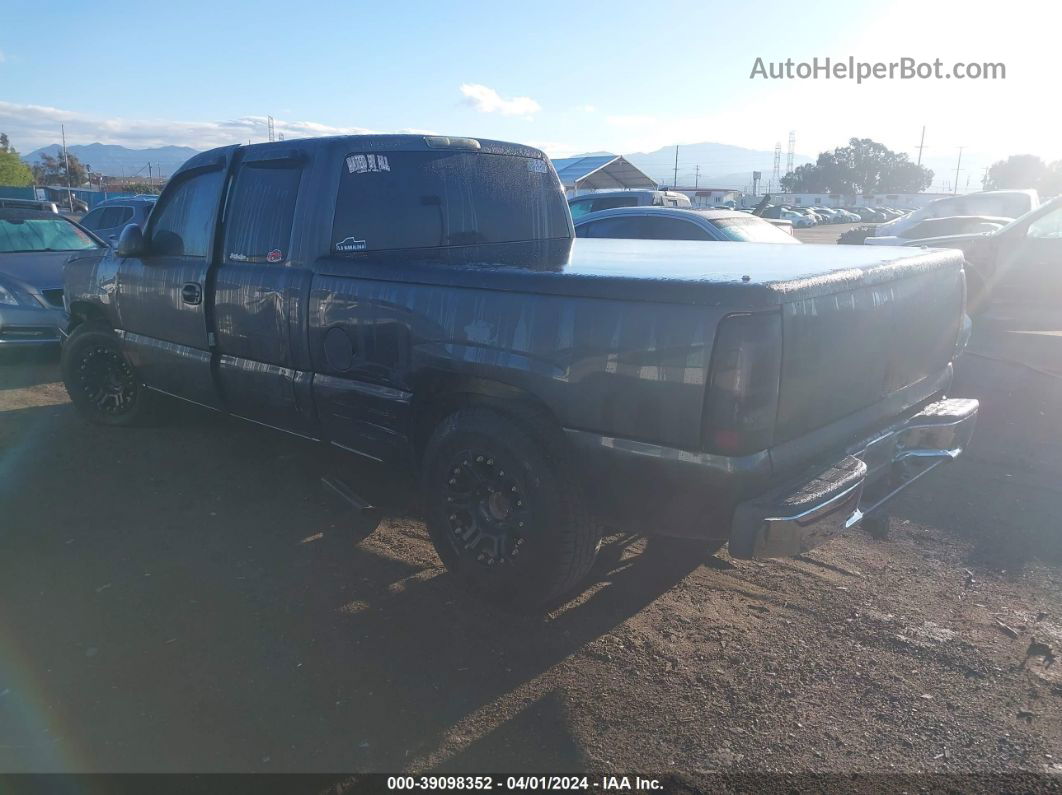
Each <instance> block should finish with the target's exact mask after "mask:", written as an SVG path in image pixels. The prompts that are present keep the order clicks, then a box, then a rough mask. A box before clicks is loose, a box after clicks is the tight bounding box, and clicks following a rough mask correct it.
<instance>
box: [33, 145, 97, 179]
mask: <svg viewBox="0 0 1062 795" xmlns="http://www.w3.org/2000/svg"><path fill="white" fill-rule="evenodd" d="M66 158H67V160H68V161H69V163H70V174H69V180H68V179H67V173H66V163H65V162H64V161H63V156H62V153H56V154H55V155H50V154H48V153H47V152H42V153H41V156H40V160H38V161H37V162H36V163H34V164H33V176H34V177H36V179H37V182H38V183H40V184H42V185H62V186H64V187H65V186H69V187H71V188H79V187H81V186H82V185H84V184H85V183H86V182H87V181H88V175H89V170H90V168H91V166H89V165H88V164H84V165H83V164H82V163H81V161H80V160H78V159H77V156H76V155H71V154H69V153H68V154H67V156H66Z"/></svg>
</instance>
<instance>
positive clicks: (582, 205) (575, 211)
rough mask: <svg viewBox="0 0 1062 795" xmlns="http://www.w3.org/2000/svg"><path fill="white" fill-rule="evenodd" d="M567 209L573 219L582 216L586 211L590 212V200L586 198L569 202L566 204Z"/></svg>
mask: <svg viewBox="0 0 1062 795" xmlns="http://www.w3.org/2000/svg"><path fill="white" fill-rule="evenodd" d="M568 209H569V210H570V211H571V214H572V218H573V219H574V218H581V217H582V216H584V215H586V214H587V213H588V212H590V201H589V200H587V201H578V202H570V203H569V204H568Z"/></svg>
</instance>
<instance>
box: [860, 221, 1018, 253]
mask: <svg viewBox="0 0 1062 795" xmlns="http://www.w3.org/2000/svg"><path fill="white" fill-rule="evenodd" d="M1011 220H1012V219H1010V218H996V217H994V216H989V215H957V216H955V217H953V218H927V219H926V220H924V221H922V222H920V223H917V224H915V225H914V226H910V227H908V228H906V229H904V230H903V231H902V232H901V233H900V234H899V235H882V236H874V237H867V239H866V240H864V241H863V242H864V243H866V244H867V245H870V246H902V245H905V244H906V243H908V242H909V241H917V240H923V239H925V238H931V237H941V236H943V235H965V234H974V233H981V232H994V231H995V230H997V229H1002V228H1003V227H1004V226H1006V225H1007V224H1009V223H1010V222H1011Z"/></svg>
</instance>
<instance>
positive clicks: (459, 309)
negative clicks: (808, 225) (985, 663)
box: [61, 135, 977, 606]
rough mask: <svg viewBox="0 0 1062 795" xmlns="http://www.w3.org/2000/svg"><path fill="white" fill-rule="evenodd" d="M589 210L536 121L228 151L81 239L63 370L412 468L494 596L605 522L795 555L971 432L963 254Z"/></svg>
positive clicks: (71, 387)
mask: <svg viewBox="0 0 1062 795" xmlns="http://www.w3.org/2000/svg"><path fill="white" fill-rule="evenodd" d="M746 220H747V219H746ZM573 237H574V229H573V224H572V220H571V216H570V215H569V213H568V211H567V208H566V205H565V200H564V194H563V192H562V189H561V185H560V182H559V180H558V179H557V175H556V172H555V171H554V170H553V168H552V166H551V165H550V163H549V161H548V160H547V159H546V158H545V156H544V155H543V154H542V153H541V152H539V151H538V150H536V149H531V148H529V147H524V146H519V145H516V144H508V143H499V142H494V141H487V140H476V139H463V138H448V137H441V136H427V137H423V136H413V135H403V136H377V135H372V136H347V137H330V138H317V139H311V140H303V141H286V142H275V143H261V144H254V145H248V146H228V147H223V148H220V149H214V150H211V151H208V152H203V153H201V154H198V155H196V156H194V157H193V158H191V159H190V160H189V161H188V162H187V163H185V164H184V165H183V166H182V167H181V168H180V169H178V171H177V172H176V173H174V174H173V176H172V177H171V179H170V180H169V183H168V184H167V186H166V188H165V190H164V191H163V194H162V196H161V197H160V198H159V203H158V205H157V206H156V208H155V210H154V211H153V212H152V213H151V216H150V218H149V220H148V223H147V227H146V228H141V227H140V226H138V225H135V224H131V225H129V226H127V227H126V228H125V230H124V231H123V232H122V236H121V238H120V240H119V243H118V247H117V249H116V250H108V251H107V253H106V254H105V255H104V256H103V257H102V258H101V259H97V260H96V261H93V262H91V263H90V262H73V263H71V264H69V265H68V266H67V268H66V291H67V302H68V306H69V310H70V313H71V328H70V330H69V332H70V336H69V338H68V339H67V340H66V341H65V342H64V345H63V355H62V363H61V370H62V374H63V379H64V381H65V383H66V387H67V390H68V391H69V393H70V396H71V399H72V401H73V403H74V405H75V406H76V407H77V409H78V410H79V411H80V412H82V413H83V414H84V416H86V417H87V418H89V419H91V420H94V421H97V422H100V423H103V424H107V425H118V426H123V425H130V424H134V423H136V422H139V421H142V420H144V419H145V418H146V416H147V412H148V411H149V409H150V404H151V403H152V401H153V399H154V398H155V397H156V396H158V395H159V394H160V393H165V394H167V395H170V396H175V397H177V398H181V399H184V400H187V401H192V402H194V403H198V404H201V405H204V406H208V407H210V408H214V409H217V410H219V411H225V412H229V413H230V414H233V415H235V416H237V417H241V418H244V419H247V420H250V421H252V422H255V423H258V424H260V425H267V426H272V427H274V428H278V429H283V430H285V431H287V432H289V433H293V434H296V435H299V436H303V437H306V438H309V439H312V440H317V441H321V442H324V443H327V444H330V445H332V446H334V447H335V448H338V449H341V450H346V451H349V452H350V453H352V454H354V455H356V456H359V457H360V458H363V459H367V460H369V461H374V462H378V463H381V464H384V465H392V466H401V467H404V468H407V469H412V470H413V471H415V472H416V473H417V475H418V477H419V480H420V486H421V490H422V493H423V505H424V508H425V516H426V522H427V526H428V531H429V533H430V535H431V538H432V541H433V542H434V544H435V547H436V549H437V550H438V553H439V555H440V557H441V558H442V560H443V562H444V563H445V564H446V566H447V567H449V568H450V569H451V570H452V571H454V572H456V573H457V574H458V575H459V576H460V577H461V578H462V579H463V580H464V581H466V582H468V583H469V584H471V585H472V586H474V587H475V588H476V589H477V590H478V591H479V592H480V593H481V594H483V595H484V598H486V599H488V600H490V601H491V602H492V603H493V602H515V603H519V604H521V605H536V606H541V605H545V604H550V603H551V602H552V601H553V600H555V599H556V598H557V597H559V596H561V595H563V594H564V593H566V592H568V591H569V590H570V589H572V588H573V587H574V586H576V585H577V584H578V583H579V582H580V581H581V580H582V578H583V577H584V575H585V574H586V573H587V572H588V571H589V569H590V567H591V565H592V564H593V562H594V558H595V555H596V552H597V549H598V544H599V541H600V538H601V528H602V527H617V528H630V529H633V530H636V531H638V532H643V533H645V532H648V533H655V534H661V535H665V536H673V537H679V538H685V539H693V540H694V542H695V543H696V544H697V545H698V549H699V554H702V555H703V554H704V553H705V551H706V550H707V549H709V548H713V547H717V546H719V545H721V544H723V543H725V542H727V541H728V540H729V543H730V552H731V554H732V555H735V556H738V557H777V556H785V555H791V554H798V553H800V552H802V551H804V550H806V549H808V548H810V547H812V546H815V545H817V544H819V543H822V542H824V541H825V540H827V539H828V538H830V537H831V536H833V535H838V534H842V533H844V532H846V531H848V530H850V529H851V528H852V527H854V526H855V525H857V524H858V523H859V522H860V521H862V520H863V515H864V514H870V515H871V519H872V520H873V519H874V518H875V517H877V519H878V521H880V520H881V515H880V511H882V510H883V508H882V506H883V505H884V500H886V499H887V498H888V497H890V496H891V495H892V494H893V493H895V491H896V490H898V489H900V488H903V487H904V486H907V485H909V484H910V483H911V482H913V481H914V480H916V479H918V478H920V477H921V476H922V475H924V474H926V473H927V472H928V471H930V470H931V469H932V467H933V466H935V465H936V464H938V463H941V462H944V461H950V460H951V459H952V458H954V457H955V456H957V455H958V454H959V453H960V452H961V451H962V449H963V448H964V447H965V445H966V440H967V438H968V436H969V434H970V432H971V430H972V428H973V424H974V422H975V418H976V414H977V402H976V401H970V400H945V399H944V398H943V391H944V390H945V389H947V387H948V384H949V382H950V380H951V373H952V365H951V361H952V359H953V358H954V357H955V355H956V354H957V353H958V351H959V350H960V349H961V345H962V344H963V337H962V333H961V330H962V328H963V317H964V316H963V279H962V257H961V255H960V254H959V253H958V252H956V251H921V250H914V249H892V250H887V249H879V250H875V251H870V250H868V249H865V248H863V247H860V246H848V247H842V246H833V245H830V246H805V245H801V246H784V247H783V246H777V245H762V244H756V243H726V242H713V243H698V242H690V241H675V240H594V239H579V240H573ZM346 241H353V242H352V243H347V242H346ZM341 243H342V244H343V245H339V244H341ZM885 283H887V284H888V289H889V294H890V300H888V301H872V300H869V298H868V297H867V296H869V295H870V294H871V293H872V292H874V291H875V290H877V289H878V285H882V284H885ZM936 487H937V488H944V487H946V482H943V483H940V482H938V484H937V486H936ZM875 512H878V513H875ZM872 526H873V522H872Z"/></svg>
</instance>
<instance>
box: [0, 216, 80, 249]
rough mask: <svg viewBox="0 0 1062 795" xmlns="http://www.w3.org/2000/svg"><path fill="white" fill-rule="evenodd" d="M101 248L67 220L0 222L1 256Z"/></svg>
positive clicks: (30, 219)
mask: <svg viewBox="0 0 1062 795" xmlns="http://www.w3.org/2000/svg"><path fill="white" fill-rule="evenodd" d="M97 246H98V244H97V243H96V241H95V240H93V239H92V238H91V237H90V236H89V235H88V234H86V233H85V232H84V231H82V230H81V229H78V228H77V227H76V226H74V225H73V224H72V223H70V222H69V221H67V220H65V219H64V218H0V252H3V253H5V254H11V253H15V252H20V251H82V250H84V249H89V248H96V247H97Z"/></svg>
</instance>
